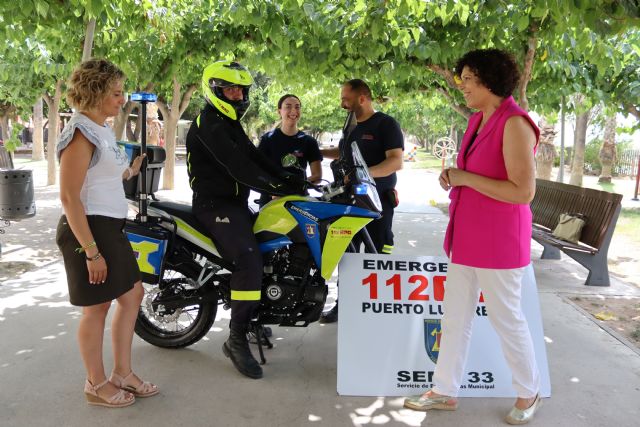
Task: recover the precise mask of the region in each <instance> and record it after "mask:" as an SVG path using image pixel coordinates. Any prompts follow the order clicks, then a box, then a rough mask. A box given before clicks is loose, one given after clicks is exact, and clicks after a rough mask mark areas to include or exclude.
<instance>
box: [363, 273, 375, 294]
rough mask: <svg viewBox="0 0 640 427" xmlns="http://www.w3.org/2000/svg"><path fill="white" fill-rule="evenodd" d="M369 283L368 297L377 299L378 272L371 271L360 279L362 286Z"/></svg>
mask: <svg viewBox="0 0 640 427" xmlns="http://www.w3.org/2000/svg"><path fill="white" fill-rule="evenodd" d="M365 285H369V299H378V274H377V273H371V274H370V275H368V276H367V277H365V278H364V279H362V286H365Z"/></svg>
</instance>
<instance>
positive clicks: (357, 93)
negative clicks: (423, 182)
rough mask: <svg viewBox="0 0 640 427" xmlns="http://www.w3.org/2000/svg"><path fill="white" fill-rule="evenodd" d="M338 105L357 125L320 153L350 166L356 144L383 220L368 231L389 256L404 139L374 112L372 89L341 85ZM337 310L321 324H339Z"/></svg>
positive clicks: (393, 124) (392, 121)
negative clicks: (371, 182) (373, 187)
mask: <svg viewBox="0 0 640 427" xmlns="http://www.w3.org/2000/svg"><path fill="white" fill-rule="evenodd" d="M341 101H342V108H344V109H347V110H349V111H353V112H354V113H355V116H356V122H357V125H356V127H355V128H354V129H353V130H352V131H351V132H350V133H349V135H348V136H347V138H346V139H343V140H341V141H340V145H339V147H338V148H329V149H323V150H321V151H322V154H323V155H324V156H326V157H328V158H338V157H340V158H342V159H345V160H346V161H347V162H349V163H351V162H352V159H353V157H352V154H351V143H352V142H353V141H356V142H357V144H358V148H359V149H360V152H361V153H362V157H363V158H364V161H365V163H366V164H367V166H368V167H369V173H370V174H371V176H372V177H373V178H374V180H375V182H376V189H377V190H378V194H379V196H380V201H381V203H382V217H381V218H380V219H377V220H374V221H372V222H370V223H369V224H368V225H367V231H368V232H369V235H370V236H371V240H372V241H373V244H374V246H375V248H376V250H377V251H378V253H383V254H390V253H391V251H392V250H393V232H392V230H391V226H392V223H393V210H394V208H395V207H396V205H397V195H396V192H395V186H396V182H397V177H396V171H398V170H400V169H402V152H403V150H404V137H403V135H402V131H401V130H400V125H399V124H398V122H397V121H396V120H395V119H394V118H393V117H391V116H389V115H387V114H384V113H381V112H379V111H375V110H374V109H373V105H372V96H371V89H369V86H368V85H367V84H366V83H365V82H364V81H363V80H360V79H353V80H349V81H348V82H346V83H345V84H344V85H342V91H341ZM354 240H355V243H356V245H359V242H358V241H357V240H356V239H354ZM337 308H338V305H337V303H336V305H335V306H334V307H333V308H332V309H331V310H330V311H329V312H328V313H326V314H323V316H322V318H321V319H320V321H321V322H323V323H331V322H335V321H336V320H338V310H337Z"/></svg>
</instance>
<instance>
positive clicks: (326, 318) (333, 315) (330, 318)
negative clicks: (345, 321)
mask: <svg viewBox="0 0 640 427" xmlns="http://www.w3.org/2000/svg"><path fill="white" fill-rule="evenodd" d="M337 321H338V301H336V305H334V306H333V308H332V309H331V310H329V311H327V312H326V313H322V315H320V323H335V322H337Z"/></svg>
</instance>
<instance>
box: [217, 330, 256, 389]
mask: <svg viewBox="0 0 640 427" xmlns="http://www.w3.org/2000/svg"><path fill="white" fill-rule="evenodd" d="M248 327H249V325H248V324H243V323H235V322H229V330H230V332H229V339H228V340H227V341H226V342H225V343H224V344H223V345H222V351H223V352H224V355H225V356H227V357H228V358H230V359H231V361H232V362H233V366H235V367H236V369H237V370H238V371H239V372H240V373H241V374H242V375H246V376H247V377H249V378H254V379H258V378H262V367H261V366H260V364H259V363H258V361H257V360H256V359H255V358H254V357H253V354H251V350H249V341H247V329H248Z"/></svg>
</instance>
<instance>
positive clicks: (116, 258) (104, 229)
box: [56, 215, 141, 306]
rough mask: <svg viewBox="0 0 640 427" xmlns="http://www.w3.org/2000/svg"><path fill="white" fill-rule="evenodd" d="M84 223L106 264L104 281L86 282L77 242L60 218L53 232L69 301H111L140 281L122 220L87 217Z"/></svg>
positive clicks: (83, 261)
mask: <svg viewBox="0 0 640 427" xmlns="http://www.w3.org/2000/svg"><path fill="white" fill-rule="evenodd" d="M87 221H88V222H89V228H90V229H91V233H92V234H93V238H94V239H95V241H96V244H97V245H98V249H99V250H100V253H101V254H102V256H103V257H104V259H105V261H106V262H107V280H106V281H105V282H104V283H100V284H91V283H89V271H88V270H87V261H86V259H85V254H84V253H78V252H76V249H77V248H78V247H80V243H78V240H77V239H76V236H74V234H73V232H72V231H71V228H70V227H69V223H68V222H67V218H66V216H64V215H62V217H61V218H60V221H59V222H58V229H57V232H56V243H57V244H58V248H60V251H61V252H62V258H63V259H64V269H65V270H66V272H67V283H68V285H69V300H70V302H71V304H73V305H77V306H89V305H96V304H102V303H104V302H108V301H112V300H114V299H116V298H118V297H119V296H120V295H122V294H124V293H125V292H128V291H129V290H131V289H132V288H133V285H134V284H135V283H136V282H138V281H139V280H141V279H140V277H141V276H140V270H139V268H138V263H137V262H136V257H135V255H134V253H133V250H132V249H131V244H130V243H129V240H127V237H126V235H125V234H124V232H123V228H124V224H125V219H124V218H111V217H107V216H100V215H87Z"/></svg>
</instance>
